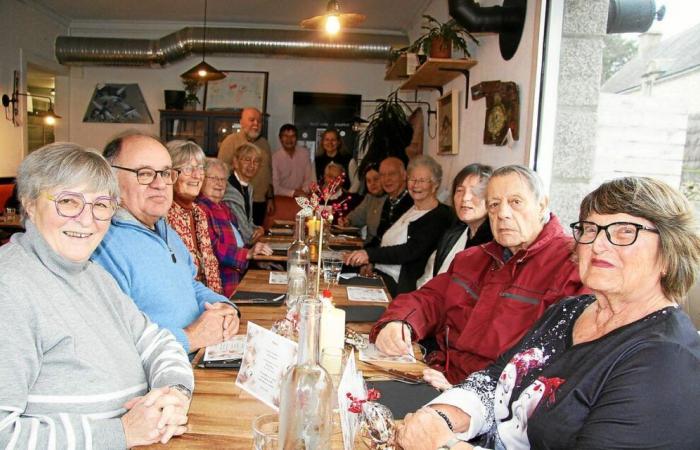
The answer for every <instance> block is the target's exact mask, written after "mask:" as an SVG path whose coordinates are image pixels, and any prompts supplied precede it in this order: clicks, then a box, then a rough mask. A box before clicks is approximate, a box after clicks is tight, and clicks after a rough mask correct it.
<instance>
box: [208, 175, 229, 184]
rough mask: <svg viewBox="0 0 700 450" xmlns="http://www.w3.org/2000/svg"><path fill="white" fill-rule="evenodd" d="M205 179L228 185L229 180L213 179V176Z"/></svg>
mask: <svg viewBox="0 0 700 450" xmlns="http://www.w3.org/2000/svg"><path fill="white" fill-rule="evenodd" d="M204 178H206V179H207V180H211V181H214V182H216V183H226V182H227V181H228V178H220V177H212V176H207V177H204Z"/></svg>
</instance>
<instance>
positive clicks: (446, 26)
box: [407, 14, 479, 58]
mask: <svg viewBox="0 0 700 450" xmlns="http://www.w3.org/2000/svg"><path fill="white" fill-rule="evenodd" d="M423 19H425V21H426V23H424V24H423V26H422V27H421V28H422V29H423V30H425V33H424V34H423V35H421V36H420V37H419V38H418V39H416V41H415V42H413V44H411V45H410V46H409V47H408V49H407V51H409V52H411V53H418V52H419V50H422V53H424V54H425V55H429V56H430V57H431V58H450V57H452V47H455V48H457V49H459V50H462V51H463V52H464V54H465V55H466V56H471V54H470V53H469V49H468V48H467V39H468V40H471V41H472V42H474V43H475V44H476V45H479V41H478V40H477V39H476V38H475V37H474V36H473V35H472V34H471V33H470V32H469V31H467V30H466V29H464V28H463V27H462V26H461V25H459V24H458V23H457V22H456V21H455V20H454V19H450V20H448V21H447V22H445V23H440V21H438V20H437V19H436V18H435V17H433V16H430V15H427V14H424V15H423Z"/></svg>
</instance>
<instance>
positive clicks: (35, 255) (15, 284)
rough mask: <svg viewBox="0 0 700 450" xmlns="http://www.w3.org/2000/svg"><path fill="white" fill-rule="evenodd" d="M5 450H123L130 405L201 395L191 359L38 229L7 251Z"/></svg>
mask: <svg viewBox="0 0 700 450" xmlns="http://www.w3.org/2000/svg"><path fill="white" fill-rule="evenodd" d="M0 329H1V330H2V340H0V448H5V447H8V448H13V447H18V448H25V447H29V448H34V447H35V446H36V448H47V449H54V448H58V449H73V448H79V449H82V448H85V449H92V448H94V449H113V448H114V449H117V448H119V449H123V448H125V447H126V441H125V436H124V430H123V428H122V424H121V420H120V417H121V416H122V415H123V414H124V412H125V410H124V409H123V408H122V405H123V404H124V402H126V401H127V400H129V399H130V398H133V397H135V396H138V395H143V394H145V393H146V392H148V390H150V389H151V388H157V387H161V386H169V385H173V384H183V385H185V386H187V387H189V388H190V389H192V388H193V385H194V380H193V376H192V369H191V367H190V364H189V361H188V359H187V355H186V354H185V352H184V350H183V349H182V346H181V345H180V344H178V343H177V341H175V339H174V338H173V336H172V334H170V332H169V331H167V330H164V329H161V328H159V327H158V325H156V324H154V323H152V322H151V321H150V320H149V319H148V318H147V317H146V316H145V315H144V314H143V313H141V312H140V311H139V310H138V309H137V308H136V306H135V305H134V303H133V302H132V301H131V299H129V298H128V297H127V296H126V295H124V294H123V293H122V291H121V290H120V289H119V286H118V285H117V284H116V282H115V281H114V279H112V277H111V276H110V275H109V274H108V273H107V272H106V271H105V270H104V269H102V267H100V266H99V265H98V264H94V263H91V262H85V263H72V262H69V261H67V260H65V259H64V258H62V257H61V256H60V255H58V254H57V253H55V252H54V251H53V250H52V249H51V248H50V247H49V246H48V244H47V243H46V241H45V240H44V238H43V237H42V236H41V234H40V233H39V232H38V231H37V230H36V228H35V227H34V225H33V224H32V223H31V222H29V221H27V232H26V233H24V234H15V235H14V236H13V237H12V240H11V242H10V243H9V244H6V245H4V246H3V247H0Z"/></svg>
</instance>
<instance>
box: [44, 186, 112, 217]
mask: <svg viewBox="0 0 700 450" xmlns="http://www.w3.org/2000/svg"><path fill="white" fill-rule="evenodd" d="M46 198H48V199H49V200H51V201H52V202H54V204H55V205H56V212H57V213H58V215H59V216H61V217H69V218H71V219H73V218H76V217H78V216H80V215H81V214H82V213H83V210H84V209H85V205H90V210H91V211H92V217H93V218H94V219H95V220H102V221H106V220H109V219H111V218H112V216H113V215H114V213H116V212H117V200H116V199H115V198H114V197H109V196H102V197H97V198H96V199H95V200H93V201H92V202H86V201H85V196H84V195H83V194H81V193H80V192H70V191H63V192H59V193H58V194H56V195H55V196H54V195H51V194H49V193H48V192H47V193H46Z"/></svg>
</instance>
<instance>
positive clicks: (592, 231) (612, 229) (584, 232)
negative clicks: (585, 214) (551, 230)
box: [570, 221, 659, 246]
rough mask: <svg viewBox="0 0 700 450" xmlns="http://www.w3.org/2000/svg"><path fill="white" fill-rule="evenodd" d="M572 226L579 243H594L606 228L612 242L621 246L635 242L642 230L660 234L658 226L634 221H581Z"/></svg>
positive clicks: (606, 234) (606, 233)
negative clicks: (601, 223)
mask: <svg viewBox="0 0 700 450" xmlns="http://www.w3.org/2000/svg"><path fill="white" fill-rule="evenodd" d="M570 226H571V229H572V230H573V233H574V239H575V240H576V242H578V243H579V244H592V243H593V241H595V239H596V237H598V233H600V231H601V230H605V236H607V238H608V241H610V243H611V244H613V245H619V246H627V245H632V244H634V243H635V241H636V240H637V236H638V235H639V232H640V231H649V232H651V233H656V234H659V230H657V229H656V228H649V227H646V226H644V225H641V224H638V223H632V222H613V223H609V224H607V225H605V226H602V225H598V224H597V223H595V222H588V221H581V222H574V223H572V224H571V225H570Z"/></svg>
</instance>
